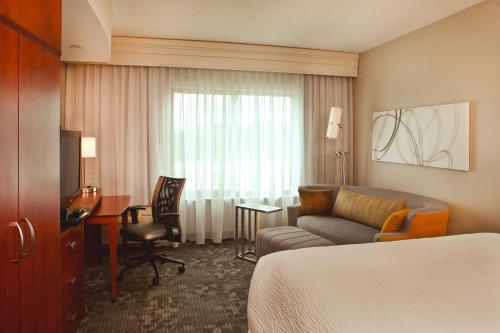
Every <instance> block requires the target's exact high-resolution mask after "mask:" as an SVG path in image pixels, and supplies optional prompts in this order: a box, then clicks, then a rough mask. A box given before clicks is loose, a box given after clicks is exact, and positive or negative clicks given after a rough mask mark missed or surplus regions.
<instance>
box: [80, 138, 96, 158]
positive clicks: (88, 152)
mask: <svg viewBox="0 0 500 333" xmlns="http://www.w3.org/2000/svg"><path fill="white" fill-rule="evenodd" d="M95 156H96V146H95V138H94V137H91V136H83V137H82V158H90V157H95Z"/></svg>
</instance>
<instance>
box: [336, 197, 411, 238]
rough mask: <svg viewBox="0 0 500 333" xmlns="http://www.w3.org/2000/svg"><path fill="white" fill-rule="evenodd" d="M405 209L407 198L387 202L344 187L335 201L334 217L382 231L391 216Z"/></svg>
mask: <svg viewBox="0 0 500 333" xmlns="http://www.w3.org/2000/svg"><path fill="white" fill-rule="evenodd" d="M404 208H406V198H401V199H398V200H386V199H382V198H379V197H373V196H369V195H365V194H361V193H356V192H352V191H349V190H348V189H346V188H345V187H342V188H341V189H340V191H339V194H338V195H337V199H336V200H335V205H334V206H333V210H332V215H334V216H339V217H342V218H345V219H348V220H351V221H355V222H358V223H362V224H365V225H367V226H370V227H372V228H376V229H379V230H381V229H382V226H383V225H384V222H385V220H386V219H387V217H389V215H391V214H392V213H394V212H396V211H399V210H402V209H404Z"/></svg>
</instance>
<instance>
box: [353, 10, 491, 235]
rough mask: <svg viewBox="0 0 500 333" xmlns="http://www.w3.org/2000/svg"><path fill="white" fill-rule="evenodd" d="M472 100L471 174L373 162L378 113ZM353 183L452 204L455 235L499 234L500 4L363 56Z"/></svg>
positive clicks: (357, 82) (356, 97) (358, 85)
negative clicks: (373, 126) (373, 127)
mask: <svg viewBox="0 0 500 333" xmlns="http://www.w3.org/2000/svg"><path fill="white" fill-rule="evenodd" d="M460 101H470V102H471V107H472V112H471V138H470V143H471V171H470V172H460V171H452V170H442V169H436V168H426V167H417V166H407V165H399V164H392V163H384V162H373V161H372V160H371V152H370V146H371V127H370V121H371V113H372V112H373V111H381V110H388V109H394V108H399V107H414V106H424V105H434V104H445V103H452V102H460ZM354 153H355V154H354V163H355V168H354V177H355V178H354V179H355V183H356V184H359V185H368V186H376V187H382V188H389V189H398V190H405V191H408V192H413V193H418V194H422V195H426V196H430V197H434V198H437V199H441V200H443V201H445V202H447V203H449V204H450V207H451V216H450V223H449V228H448V230H449V233H452V234H455V233H466V232H479V231H495V232H500V0H489V1H486V2H484V3H481V4H479V5H476V6H474V7H472V8H470V9H467V10H465V11H463V12H460V13H458V14H455V15H453V16H451V17H448V18H446V19H444V20H442V21H439V22H437V23H434V24H432V25H430V26H428V27H425V28H423V29H420V30H418V31H416V32H414V33H411V34H409V35H406V36H403V37H401V38H399V39H396V40H394V41H391V42H389V43H387V44H384V45H382V46H379V47H377V48H374V49H372V50H369V51H367V52H365V53H362V54H361V58H360V67H359V77H358V78H357V79H356V80H355V85H354Z"/></svg>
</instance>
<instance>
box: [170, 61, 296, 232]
mask: <svg viewBox="0 0 500 333" xmlns="http://www.w3.org/2000/svg"><path fill="white" fill-rule="evenodd" d="M169 72H170V75H169V76H170V91H171V93H170V98H172V103H168V105H169V106H170V107H172V112H168V114H170V115H171V116H172V120H171V123H172V125H173V126H172V127H173V138H172V140H171V147H170V152H173V161H174V165H173V170H172V174H174V175H175V176H182V177H186V178H187V182H186V189H185V211H186V214H185V217H186V230H188V236H191V237H192V236H193V235H189V231H194V232H195V235H194V236H195V238H196V241H197V242H202V241H203V239H204V238H205V237H206V235H210V236H211V238H212V239H213V240H214V241H215V242H219V241H220V240H221V239H222V237H223V236H224V237H230V236H232V233H233V228H234V204H237V203H240V202H241V201H242V200H243V201H247V202H248V201H251V202H263V203H267V204H270V205H275V206H280V207H283V208H285V207H286V206H287V205H289V204H291V203H292V202H293V199H294V197H295V196H296V194H297V186H298V185H299V183H300V181H301V180H302V170H303V168H302V161H303V148H302V147H303V140H302V138H303V89H304V88H303V78H302V76H301V75H290V74H279V73H260V72H237V71H217V70H201V69H170V70H169ZM285 211H286V209H285ZM285 214H286V212H284V213H279V214H275V215H273V216H272V217H271V218H270V219H268V220H266V219H265V218H264V219H262V220H261V221H262V223H263V224H268V225H281V224H283V223H284V222H285V220H284V219H283V218H284V217H285Z"/></svg>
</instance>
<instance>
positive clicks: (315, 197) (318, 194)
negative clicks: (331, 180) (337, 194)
mask: <svg viewBox="0 0 500 333" xmlns="http://www.w3.org/2000/svg"><path fill="white" fill-rule="evenodd" d="M332 194H333V190H306V189H299V197H300V209H299V216H304V215H330V212H331V210H332V205H333V204H332Z"/></svg>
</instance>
